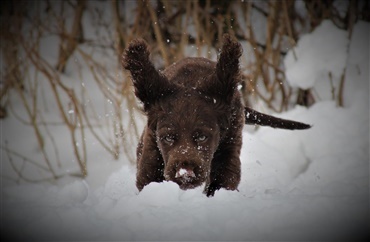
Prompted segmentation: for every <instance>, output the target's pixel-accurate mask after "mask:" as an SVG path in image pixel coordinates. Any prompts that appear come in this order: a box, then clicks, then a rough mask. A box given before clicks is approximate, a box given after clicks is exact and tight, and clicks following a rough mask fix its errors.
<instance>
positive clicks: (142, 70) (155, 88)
mask: <svg viewBox="0 0 370 242" xmlns="http://www.w3.org/2000/svg"><path fill="white" fill-rule="evenodd" d="M149 54H150V53H149V51H148V46H147V44H146V42H145V41H144V40H142V39H136V40H133V41H132V42H131V43H130V45H129V46H128V48H127V49H126V50H125V52H124V54H123V56H122V65H123V68H125V69H126V70H129V71H130V73H131V76H132V81H133V84H134V88H135V95H136V97H137V98H139V99H140V101H141V102H142V103H143V104H144V111H145V112H146V111H148V110H149V108H150V106H151V105H152V104H154V103H155V102H156V101H158V100H159V99H161V98H163V97H166V96H168V95H170V94H171V93H173V92H175V91H176V90H177V86H176V85H175V84H173V83H171V82H169V81H168V79H167V78H166V77H165V76H164V75H162V74H161V73H159V72H158V71H157V70H156V69H155V67H154V65H153V64H152V63H151V62H150V60H149Z"/></svg>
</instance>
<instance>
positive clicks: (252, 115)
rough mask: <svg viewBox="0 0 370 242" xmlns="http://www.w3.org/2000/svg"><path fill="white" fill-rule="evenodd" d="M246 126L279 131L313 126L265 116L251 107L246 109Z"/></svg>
mask: <svg viewBox="0 0 370 242" xmlns="http://www.w3.org/2000/svg"><path fill="white" fill-rule="evenodd" d="M244 114H245V124H255V125H262V126H270V127H273V128H278V129H290V130H293V129H309V128H311V125H308V124H305V123H301V122H297V121H292V120H287V119H281V118H277V117H274V116H271V115H267V114H263V113H260V112H257V111H256V110H253V109H251V108H249V107H245V108H244Z"/></svg>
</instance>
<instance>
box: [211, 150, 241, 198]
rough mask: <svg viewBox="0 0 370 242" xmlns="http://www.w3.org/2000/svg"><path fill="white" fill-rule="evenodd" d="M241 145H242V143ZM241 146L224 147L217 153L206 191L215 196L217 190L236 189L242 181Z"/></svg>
mask: <svg viewBox="0 0 370 242" xmlns="http://www.w3.org/2000/svg"><path fill="white" fill-rule="evenodd" d="M240 146H241V145H240ZM239 155H240V147H228V148H226V149H225V148H222V147H221V149H220V150H219V151H217V152H216V153H215V156H214V158H213V160H212V166H211V173H210V178H209V181H208V182H207V184H206V187H205V190H204V193H205V194H207V196H208V197H209V196H213V195H214V193H215V191H217V190H219V189H221V188H225V189H227V190H236V189H237V188H238V185H239V182H240V176H241V174H240V173H241V172H240V158H239Z"/></svg>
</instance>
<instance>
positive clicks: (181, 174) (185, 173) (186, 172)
mask: <svg viewBox="0 0 370 242" xmlns="http://www.w3.org/2000/svg"><path fill="white" fill-rule="evenodd" d="M175 178H183V179H190V178H195V173H194V171H193V170H192V169H185V168H180V169H179V170H178V171H177V172H176V176H175Z"/></svg>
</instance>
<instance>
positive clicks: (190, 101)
mask: <svg viewBox="0 0 370 242" xmlns="http://www.w3.org/2000/svg"><path fill="white" fill-rule="evenodd" d="M241 54H242V48H241V46H240V44H239V43H238V42H236V41H233V40H232V39H231V38H230V37H229V36H228V35H225V36H224V40H223V47H222V50H221V54H220V57H219V59H218V61H217V63H216V62H213V61H210V60H208V59H205V58H185V59H183V60H181V61H179V62H177V63H174V64H172V65H171V66H169V67H168V68H166V69H165V70H164V71H163V72H159V71H157V70H156V69H155V68H154V65H153V64H152V63H151V62H150V60H149V51H148V48H147V44H146V43H145V41H143V40H134V41H132V42H131V43H130V45H129V47H128V48H127V50H126V51H125V53H124V55H123V66H124V68H125V69H127V70H129V71H130V72H131V76H132V79H133V84H134V87H135V95H136V97H137V98H139V99H140V101H141V102H142V103H143V106H144V107H143V108H144V112H145V114H146V115H147V117H148V122H147V125H146V127H145V129H144V131H143V134H142V137H141V141H140V143H139V145H138V148H137V180H136V186H137V187H138V189H139V190H142V189H143V187H144V186H145V185H147V184H149V183H150V182H161V181H163V180H168V181H174V182H176V183H177V184H178V185H179V186H180V188H181V189H189V188H194V187H197V186H200V185H202V184H203V183H205V190H204V192H205V193H206V194H207V196H213V195H214V193H215V191H216V190H218V189H220V188H225V189H228V190H236V189H237V187H238V184H239V181H240V159H239V156H240V149H241V147H242V129H243V126H244V124H245V123H247V124H259V125H268V126H272V127H275V128H286V129H306V128H309V127H310V126H309V125H306V124H303V123H299V122H294V121H290V120H283V119H279V118H275V117H272V116H269V115H266V114H262V113H259V112H257V111H255V110H253V109H251V108H248V107H244V106H243V105H242V103H241V99H240V94H239V91H238V90H237V86H238V84H239V83H240V70H239V57H240V56H241Z"/></svg>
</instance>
